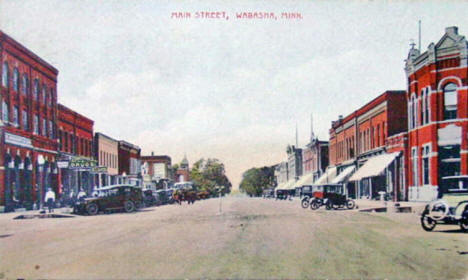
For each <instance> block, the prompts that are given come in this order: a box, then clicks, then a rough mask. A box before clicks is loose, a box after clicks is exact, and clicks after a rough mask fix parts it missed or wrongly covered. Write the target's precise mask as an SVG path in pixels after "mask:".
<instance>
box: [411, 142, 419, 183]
mask: <svg viewBox="0 0 468 280" xmlns="http://www.w3.org/2000/svg"><path fill="white" fill-rule="evenodd" d="M411 160H412V162H413V170H412V171H413V173H412V174H413V186H418V184H419V183H418V149H417V148H413V149H412V150H411Z"/></svg>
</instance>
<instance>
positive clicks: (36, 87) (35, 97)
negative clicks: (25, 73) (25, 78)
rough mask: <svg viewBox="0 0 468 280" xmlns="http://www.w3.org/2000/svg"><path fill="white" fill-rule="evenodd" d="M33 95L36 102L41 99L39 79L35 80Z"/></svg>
mask: <svg viewBox="0 0 468 280" xmlns="http://www.w3.org/2000/svg"><path fill="white" fill-rule="evenodd" d="M33 94H34V100H36V101H37V100H38V97H39V80H38V79H34V89H33Z"/></svg>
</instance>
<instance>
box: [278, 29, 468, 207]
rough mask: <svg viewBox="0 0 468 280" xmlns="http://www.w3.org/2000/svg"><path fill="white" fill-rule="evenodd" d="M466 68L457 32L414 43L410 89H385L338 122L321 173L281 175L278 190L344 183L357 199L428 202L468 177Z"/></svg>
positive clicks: (466, 48)
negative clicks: (286, 178)
mask: <svg viewBox="0 0 468 280" xmlns="http://www.w3.org/2000/svg"><path fill="white" fill-rule="evenodd" d="M467 64H468V43H467V41H466V39H465V37H464V36H461V35H459V34H458V28H457V27H448V28H446V30H445V34H444V35H443V36H442V38H441V39H440V40H439V42H437V43H436V44H434V43H431V44H430V45H429V46H428V49H427V51H426V52H423V53H421V52H420V50H417V49H415V48H414V45H412V46H411V49H410V51H409V54H408V58H407V60H406V65H405V71H406V75H407V78H408V88H407V90H405V91H386V92H384V93H383V94H381V95H379V96H378V97H376V98H375V99H374V100H372V101H371V102H369V103H367V104H366V105H364V106H363V107H361V108H359V109H358V110H356V111H354V112H352V113H351V114H349V115H348V116H346V117H341V116H340V117H339V118H338V120H336V121H333V122H332V127H331V128H330V131H329V133H330V138H329V143H328V144H329V154H328V157H329V161H330V162H329V165H328V166H327V167H326V168H324V171H323V173H322V176H321V177H320V178H317V179H316V178H313V179H311V178H312V176H311V175H310V174H308V173H305V174H304V175H303V176H302V177H299V178H296V179H295V180H294V181H293V182H288V183H284V182H283V181H281V179H282V178H280V177H279V176H278V177H277V183H278V187H277V189H284V190H288V189H289V190H291V189H294V188H298V187H301V186H303V185H308V184H310V185H312V184H342V185H343V186H345V190H346V192H347V194H348V196H350V197H353V198H368V199H387V200H394V201H406V200H410V201H429V200H432V199H435V198H437V196H438V195H439V193H440V192H441V191H442V189H443V188H444V187H445V186H444V184H446V182H448V180H449V179H453V178H462V179H463V178H465V179H468V94H467V92H468V85H467V81H468V68H467ZM304 164H305V163H304ZM280 166H282V165H281V164H280V165H278V167H277V169H278V174H279V171H280V169H281V168H280Z"/></svg>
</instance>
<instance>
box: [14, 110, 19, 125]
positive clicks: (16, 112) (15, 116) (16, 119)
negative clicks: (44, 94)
mask: <svg viewBox="0 0 468 280" xmlns="http://www.w3.org/2000/svg"><path fill="white" fill-rule="evenodd" d="M18 114H19V112H18V107H17V106H14V107H13V123H14V124H15V125H18V124H19V116H18Z"/></svg>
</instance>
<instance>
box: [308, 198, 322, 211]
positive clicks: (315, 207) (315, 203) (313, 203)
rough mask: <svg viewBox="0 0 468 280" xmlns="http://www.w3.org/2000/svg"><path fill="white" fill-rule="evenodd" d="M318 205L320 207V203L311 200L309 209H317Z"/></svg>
mask: <svg viewBox="0 0 468 280" xmlns="http://www.w3.org/2000/svg"><path fill="white" fill-rule="evenodd" d="M319 207H320V204H319V203H318V202H317V201H315V200H312V201H311V202H310V209H311V210H317V209H319Z"/></svg>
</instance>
